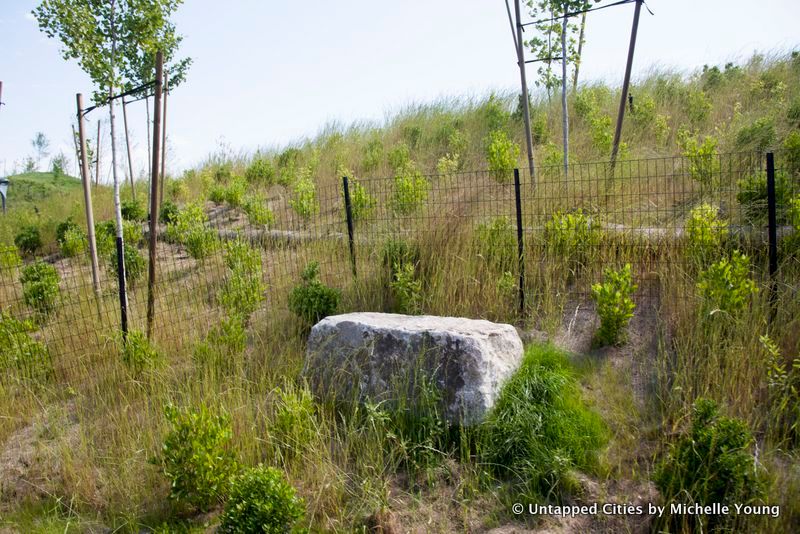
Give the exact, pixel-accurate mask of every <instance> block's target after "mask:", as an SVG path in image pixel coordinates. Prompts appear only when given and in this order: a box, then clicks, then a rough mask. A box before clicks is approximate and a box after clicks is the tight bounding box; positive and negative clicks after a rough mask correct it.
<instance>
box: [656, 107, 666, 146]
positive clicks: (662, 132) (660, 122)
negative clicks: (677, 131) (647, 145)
mask: <svg viewBox="0 0 800 534" xmlns="http://www.w3.org/2000/svg"><path fill="white" fill-rule="evenodd" d="M653 130H654V133H655V136H656V142H657V143H658V144H659V145H665V144H667V141H668V140H669V133H670V128H669V115H661V114H658V115H656V118H655V120H654V123H653Z"/></svg>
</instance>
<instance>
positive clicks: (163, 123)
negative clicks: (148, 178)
mask: <svg viewBox="0 0 800 534" xmlns="http://www.w3.org/2000/svg"><path fill="white" fill-rule="evenodd" d="M167 95H169V74H164V115H163V116H162V117H161V187H160V188H159V190H158V195H159V196H158V205H159V206H161V204H162V203H163V202H164V180H165V179H166V176H167ZM153 131H155V127H154V129H153Z"/></svg>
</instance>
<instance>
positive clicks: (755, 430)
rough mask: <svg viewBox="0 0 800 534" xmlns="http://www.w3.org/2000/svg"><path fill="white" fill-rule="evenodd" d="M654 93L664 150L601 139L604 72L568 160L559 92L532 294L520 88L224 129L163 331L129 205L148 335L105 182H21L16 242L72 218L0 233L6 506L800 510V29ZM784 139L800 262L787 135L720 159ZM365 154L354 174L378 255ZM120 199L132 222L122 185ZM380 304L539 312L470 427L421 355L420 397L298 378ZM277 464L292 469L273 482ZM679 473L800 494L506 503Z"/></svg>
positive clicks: (646, 133) (432, 518)
mask: <svg viewBox="0 0 800 534" xmlns="http://www.w3.org/2000/svg"><path fill="white" fill-rule="evenodd" d="M633 95H634V111H633V112H632V113H630V114H629V115H628V116H627V118H626V123H625V130H624V135H623V140H624V141H625V147H624V151H623V157H624V158H625V159H626V161H629V162H630V161H633V160H632V158H647V160H646V162H645V161H644V160H643V162H642V163H641V164H639V163H620V164H619V166H618V167H617V169H619V170H618V171H617V173H616V174H614V173H612V172H611V171H610V168H609V166H608V165H607V164H604V163H600V164H597V165H589V164H588V162H592V161H601V162H602V161H603V160H605V159H606V158H607V155H608V154H609V152H610V148H611V147H610V143H611V137H612V134H613V129H612V128H613V117H614V116H615V113H616V108H617V98H618V91H617V89H616V88H610V87H606V86H603V85H590V86H582V87H580V88H579V90H578V91H577V92H575V93H571V94H570V95H569V102H570V123H571V125H572V130H571V145H570V146H571V155H570V160H571V163H573V164H577V166H573V167H572V168H571V169H570V171H569V174H568V176H564V175H563V174H562V172H563V171H562V170H561V168H560V163H561V159H560V158H561V153H560V147H559V145H558V143H559V139H560V103H559V102H558V101H557V100H558V99H557V98H553V100H552V102H550V101H548V98H547V96H546V95H538V96H537V97H536V98H534V99H533V102H532V104H533V105H532V110H533V111H532V114H533V131H534V136H535V139H536V154H535V156H536V164H537V174H536V176H535V179H534V181H531V180H528V181H525V182H524V184H523V185H524V186H525V187H524V188H523V193H522V195H523V198H522V202H521V204H522V209H523V211H524V214H525V217H524V219H523V221H522V222H523V232H522V234H523V237H522V239H523V242H524V247H525V251H526V254H525V256H524V257H523V258H522V266H523V268H524V269H526V272H527V278H526V279H525V282H524V284H525V285H524V286H523V289H525V290H526V292H527V301H526V305H525V307H524V309H523V310H522V311H520V310H519V306H518V295H519V291H518V290H519V287H518V284H519V283H520V282H519V278H518V276H517V275H518V269H519V265H520V263H519V258H518V256H517V248H516V247H517V234H516V232H515V231H514V230H515V227H514V224H515V220H514V218H513V206H514V191H513V186H512V185H511V184H510V183H509V170H510V169H511V168H513V167H515V166H522V167H524V166H525V159H526V158H525V154H524V152H523V151H522V150H519V147H521V146H522V145H523V139H524V136H523V126H522V123H521V118H520V114H519V113H518V112H517V104H518V102H517V98H516V96H515V95H513V94H495V95H487V96H485V97H481V98H473V99H452V100H443V101H440V102H436V103H432V104H421V105H416V106H410V107H409V108H407V109H405V110H403V111H401V112H399V113H398V114H397V115H395V116H393V117H390V118H388V119H387V120H386V121H385V122H384V123H380V124H354V125H351V126H342V125H329V126H326V127H325V128H323V129H322V131H321V132H320V133H319V134H317V135H316V136H314V137H310V138H308V139H305V140H300V141H298V142H296V143H293V144H290V145H288V146H281V147H272V148H265V149H263V150H262V151H260V152H259V153H257V154H245V153H235V152H234V151H232V150H231V149H230V148H228V147H221V148H220V150H219V151H218V152H217V153H215V154H212V155H210V156H209V158H208V159H207V160H206V161H204V162H201V163H199V164H198V165H197V167H196V168H194V169H192V170H189V171H187V172H186V173H185V174H184V175H183V176H180V177H173V178H171V179H170V180H169V181H168V184H167V190H166V192H165V195H164V198H165V199H168V200H170V201H171V202H172V203H174V204H170V205H167V206H166V208H168V209H165V213H164V214H165V215H168V216H169V217H170V218H171V219H170V220H171V222H170V223H169V224H167V225H164V227H163V228H162V231H163V233H162V236H163V239H161V241H160V242H159V245H158V249H157V251H156V252H157V256H158V258H159V267H158V269H159V270H158V280H159V284H158V286H157V298H156V302H155V304H156V318H155V319H156V320H155V328H154V332H153V337H152V340H151V341H149V342H148V341H147V340H146V338H145V337H144V335H143V334H142V330H144V328H145V324H146V309H147V307H146V303H147V292H146V291H147V286H146V283H145V279H146V270H145V263H144V262H145V260H144V258H145V257H147V252H148V251H147V248H146V245H145V244H144V242H143V241H144V240H143V239H142V234H141V224H137V223H136V222H129V223H128V224H127V225H126V234H128V237H126V241H127V242H128V250H129V252H130V257H127V258H126V259H125V262H126V265H128V266H130V267H131V268H132V270H134V269H133V268H134V267H135V268H136V269H135V272H134V273H133V274H131V279H130V280H129V284H128V290H129V303H128V313H129V321H130V325H131V328H132V332H131V335H130V338H129V340H128V342H127V343H123V342H122V341H121V336H120V335H119V327H118V324H119V308H118V300H117V299H118V295H117V293H116V289H117V286H116V281H115V278H114V273H115V261H116V260H115V256H114V249H113V240H109V239H104V240H102V241H103V242H102V243H101V247H99V248H101V249H102V250H101V269H100V271H101V272H100V283H101V288H102V290H101V292H100V294H99V295H97V296H95V294H94V293H93V291H92V286H91V277H90V270H89V263H88V261H87V256H86V253H85V242H83V241H81V238H82V237H83V236H82V235H81V231H80V230H82V228H83V224H82V222H83V217H82V212H81V210H80V189H79V188H77V187H75V186H74V182H72V181H68V182H67V183H64V184H60V185H58V187H56V186H55V185H53V186H52V187H45V185H42V186H41V187H42V188H43V189H40V188H39V186H38V185H29V186H26V187H29V188H30V190H31V191H32V192H31V193H30V198H31V200H30V201H26V204H25V205H23V206H18V207H17V208H14V210H15V211H13V212H10V213H9V216H8V217H6V218H5V220H3V221H0V230H1V231H2V233H0V243H1V244H3V245H9V244H11V243H13V239H14V235H15V232H16V231H17V229H18V228H19V227H20V226H21V225H23V224H34V225H37V226H38V227H40V228H43V229H44V231H43V234H46V235H44V236H43V237H44V239H45V241H46V244H45V247H44V250H43V251H39V252H36V253H34V254H29V255H27V256H26V257H23V258H19V257H18V256H16V255H15V251H14V249H13V247H7V248H3V249H0V253H3V254H5V256H2V257H0V259H3V258H7V259H6V260H5V263H4V264H0V269H2V276H0V310H2V312H3V315H2V320H0V341H2V340H8V342H7V343H0V373H2V374H0V462H2V463H0V529H2V528H4V527H8V528H9V529H11V530H12V531H22V532H28V531H37V530H38V531H42V532H51V531H53V532H54V531H65V530H70V529H76V530H78V531H91V530H102V529H103V528H104V527H108V528H112V529H119V530H120V531H128V532H138V531H140V530H142V529H152V530H153V531H157V532H173V531H177V532H204V531H207V530H209V529H213V528H214V527H215V526H217V525H219V524H220V523H224V522H225V521H230V520H231V519H229V518H231V517H243V515H246V512H244V511H243V510H245V509H246V508H247V507H246V506H238V507H237V506H236V505H235V503H237V502H238V503H239V504H242V501H241V500H240V498H241V497H242V495H245V496H246V497H247V498H246V499H244V501H245V503H262V504H265V506H264V507H263V508H264V509H266V510H268V511H269V510H271V511H272V512H271V513H272V514H274V515H277V514H276V513H275V510H279V511H281V512H282V513H283V514H284V515H285V516H289V515H291V516H292V517H296V516H302V515H303V513H302V512H304V517H303V519H301V520H300V521H299V522H298V525H299V526H301V527H305V528H308V530H310V531H312V532H323V531H324V532H381V531H383V532H428V531H435V532H454V531H464V532H486V531H489V530H491V529H493V528H495V527H501V531H510V530H512V529H515V528H520V527H523V526H524V527H526V528H527V527H529V528H532V529H535V528H541V529H549V530H552V531H562V529H563V531H568V532H598V531H602V532H606V531H612V532H641V531H647V530H648V529H650V530H651V531H670V532H687V533H688V532H697V531H700V530H702V531H704V532H705V531H715V529H716V530H718V531H736V532H739V531H742V532H792V531H794V530H796V528H795V527H796V525H797V524H798V522H800V508H799V507H798V503H800V460H799V459H798V451H799V450H800V449H798V446H800V430H798V426H797V424H796V421H797V418H798V416H800V397H798V391H800V362H799V361H798V355H799V354H800V319H798V317H800V298H797V297H798V291H799V290H800V263H798V259H799V258H800V239H798V238H797V235H798V232H800V56H798V54H790V55H785V56H779V57H772V58H765V57H760V56H756V57H753V58H752V59H750V60H749V61H747V62H746V63H745V64H742V65H728V66H723V67H719V68H714V67H712V68H707V69H704V70H703V71H702V72H697V73H693V74H691V75H681V74H679V73H670V72H653V73H651V74H649V75H647V76H645V77H643V78H642V79H641V80H640V81H639V82H638V83H637V84H636V85H635V86H634V88H633ZM254 141H255V140H254ZM767 149H776V150H779V151H780V156H779V165H780V170H781V173H780V176H781V190H782V193H781V199H780V206H779V208H780V214H779V216H780V224H781V226H782V228H781V235H782V236H783V237H782V240H781V242H780V248H779V252H780V254H781V256H780V272H779V278H778V280H779V283H778V284H776V285H775V286H773V285H772V284H771V282H770V280H769V278H768V272H767V269H766V264H767V262H766V252H765V251H766V247H765V245H764V243H763V242H762V240H760V239H759V237H760V235H761V234H760V233H761V230H762V228H763V226H764V224H765V222H764V206H763V195H762V193H763V190H764V189H765V187H766V186H765V181H764V180H763V175H764V173H763V172H762V171H761V166H762V163H763V162H762V161H761V160H759V159H751V158H749V157H739V156H732V157H725V156H718V155H717V154H718V152H740V151H741V152H748V153H752V152H754V151H755V152H763V151H764V150H767ZM672 156H677V157H676V158H675V159H672ZM656 157H663V158H664V159H653V158H656ZM581 164H586V165H585V166H580V165H581ZM486 169H488V171H489V172H478V171H484V170H486ZM342 175H347V176H349V177H351V178H354V177H355V178H356V182H355V183H353V184H352V190H351V192H352V194H353V203H354V207H356V208H357V209H356V213H357V220H356V223H355V235H356V242H355V245H356V251H355V255H356V259H357V265H358V274H357V276H353V273H352V271H351V264H350V256H349V250H348V247H347V240H346V235H347V234H346V230H345V226H344V213H343V209H342V201H341V176H342ZM373 178H374V179H373ZM36 179H37V180H39V177H38V176H37V177H36ZM47 180H48V179H47V178H42V179H41V180H40V181H43V182H47ZM33 183H36V181H34V182H33ZM50 185H52V184H50ZM534 185H535V186H536V187H533V186H534ZM762 186H763V187H762ZM141 190H143V188H142V187H139V188H137V191H141ZM34 191H38V192H41V196H39V193H36V192H34ZM123 197H124V199H126V200H127V199H129V195H128V192H127V191H124V194H123ZM142 200H143V199H142ZM34 208H35V209H34ZM128 208H130V205H129V206H128ZM135 211H136V210H131V211H130V212H129V213H128V214H129V215H130V213H132V212H135ZM95 214H96V218H97V220H98V221H107V220H109V219H110V218H111V198H110V192H109V190H108V189H107V188H99V189H98V190H97V191H96V197H95ZM68 216H73V219H74V221H75V222H76V223H77V224H78V228H77V229H76V228H71V229H70V235H71V236H72V237H74V238H75V239H74V240H73V241H74V243H75V244H77V245H83V246H84V248H80V247H77V248H76V249H75V250H78V252H77V253H75V250H73V251H72V252H73V253H72V254H68V250H67V247H64V246H63V245H62V247H61V249H60V252H61V253H60V254H53V255H51V256H49V257H48V259H47V264H46V265H40V264H34V256H43V255H44V253H45V252H58V251H59V249H58V247H57V245H56V244H55V242H54V240H55V226H56V225H57V224H58V223H61V222H63V221H64V220H65V219H66V218H67V217H68ZM131 218H132V219H137V220H138V222H141V219H142V218H143V214H142V213H137V214H135V216H131ZM100 229H101V230H104V231H105V233H106V236H107V235H108V232H107V227H106V226H105V225H102V224H101V225H100ZM636 230H644V231H640V232H636ZM651 230H652V231H651ZM65 241H66V240H65ZM743 254H744V255H743ZM12 260H13V261H12ZM313 261H318V262H319V266H318V268H319V271H318V272H317V270H316V269H315V268H314V266H313V263H311V262H313ZM626 264H631V265H632V267H631V268H630V269H628V268H627V267H626ZM604 271H605V272H604ZM25 272H27V273H28V274H27V275H26V274H24V273H25ZM773 287H775V288H776V292H775V298H776V302H774V303H773V302H771V300H770V299H771V295H772V292H771V290H772V288H773ZM364 310H367V311H394V312H404V313H411V314H418V313H430V314H441V315H462V316H470V317H480V318H486V319H490V320H496V321H502V322H509V323H513V324H515V325H516V326H518V327H519V329H520V331H521V332H522V334H523V337H524V341H525V343H526V353H525V358H524V362H523V364H522V367H521V369H520V371H519V372H518V373H517V374H516V375H515V376H514V378H513V379H512V380H510V381H509V382H508V383H507V384H506V386H505V388H504V389H503V392H502V394H501V396H500V398H499V399H498V402H497V403H496V405H495V408H494V409H493V411H492V412H491V413H490V415H489V417H488V418H487V420H486V421H485V422H484V423H483V424H481V425H478V426H477V427H474V428H460V427H459V428H446V427H445V426H444V425H443V424H442V423H441V421H440V418H439V413H438V412H437V405H436V402H435V400H436V396H437V394H438V391H437V389H436V388H434V387H431V386H430V384H428V383H426V382H425V381H421V383H422V385H421V388H422V390H423V391H422V394H423V395H424V396H423V399H424V401H423V402H421V403H420V404H419V405H417V406H414V407H412V406H410V405H408V404H406V401H407V399H406V397H404V396H403V395H402V394H399V395H398V397H399V398H398V399H397V404H391V403H386V404H373V403H369V402H367V403H363V404H346V405H342V404H335V403H333V402H329V401H327V400H326V399H324V398H319V397H315V396H314V395H313V394H312V392H311V390H310V389H309V388H308V386H307V385H306V382H305V380H304V378H303V375H302V369H303V365H304V359H305V350H306V337H307V334H308V330H309V328H310V326H311V323H313V321H314V319H315V318H316V317H317V316H321V315H325V314H327V313H331V312H333V311H337V312H347V311H364ZM631 315H632V317H631ZM628 321H630V322H628ZM609 325H610V326H609ZM615 325H616V326H615ZM545 338H546V339H547V340H548V341H549V343H542V340H543V339H545ZM259 464H264V465H266V466H270V467H275V468H277V469H278V472H277V474H276V473H275V472H271V471H270V472H267V471H265V470H264V469H258V468H256V466H258V465H259ZM232 474H235V475H236V476H235V477H234V478H231V475H232ZM259 480H262V481H263V480H268V481H269V484H266V486H267V487H269V488H271V490H270V493H269V495H268V496H265V495H266V491H265V492H264V493H262V492H260V491H255V490H252V491H251V490H248V488H252V486H251V484H256V483H257V482H258V481H259ZM285 483H288V484H290V485H291V486H292V487H293V488H294V489H295V490H296V492H297V496H299V497H300V498H302V502H301V501H300V500H298V499H296V498H295V497H294V494H293V490H292V489H291V488H287V487H286V486H285ZM262 489H263V486H262ZM678 501H680V502H686V503H688V502H691V501H699V502H704V503H711V502H726V503H749V504H753V505H762V504H770V505H780V506H781V510H780V513H779V514H778V516H777V517H770V515H769V514H761V515H750V516H744V515H740V516H736V517H726V518H719V517H712V516H707V517H701V518H695V517H692V516H669V517H667V516H665V517H662V518H657V517H650V516H647V515H646V514H645V515H638V514H629V515H613V516H598V517H586V516H584V517H578V518H574V519H573V518H568V519H563V518H561V519H560V518H554V517H544V516H536V515H531V516H529V515H527V514H522V515H515V514H514V513H513V512H512V508H511V505H512V504H513V503H516V502H522V503H534V502H537V503H548V504H586V505H588V504H591V503H594V502H600V503H604V502H615V503H631V504H634V505H643V506H645V508H646V505H647V503H650V502H653V503H658V504H661V505H665V504H666V505H667V506H668V505H669V503H671V502H678ZM298 510H300V512H298ZM250 513H253V512H252V510H251V511H250ZM237 514H242V515H241V516H240V515H237ZM668 515H669V514H668ZM382 529H383V530H382Z"/></svg>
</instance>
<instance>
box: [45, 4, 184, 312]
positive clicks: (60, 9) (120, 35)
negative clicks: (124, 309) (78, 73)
mask: <svg viewBox="0 0 800 534" xmlns="http://www.w3.org/2000/svg"><path fill="white" fill-rule="evenodd" d="M180 3H181V0H43V1H42V3H41V4H40V5H39V6H38V7H37V8H36V9H34V11H33V14H34V16H35V17H36V20H37V21H38V23H39V28H40V29H41V30H42V31H43V32H44V33H45V34H47V36H48V37H56V38H58V40H59V41H61V45H62V46H61V53H62V55H63V57H64V59H76V60H77V61H78V64H79V65H80V67H81V68H82V69H83V70H84V71H85V72H86V73H87V74H88V75H89V77H90V78H91V79H92V82H94V84H95V93H94V101H95V103H97V104H104V103H106V102H107V103H108V104H109V119H110V125H111V169H112V176H113V180H114V208H115V214H116V227H117V249H118V250H117V252H118V254H119V255H120V256H121V257H124V243H123V238H122V211H121V204H120V183H119V175H118V173H117V157H116V140H115V133H116V132H115V105H114V104H115V100H114V97H115V95H116V94H117V90H118V89H119V88H120V87H122V85H123V74H122V73H125V72H126V71H127V70H128V69H130V68H131V65H132V64H136V61H137V59H136V57H137V56H136V55H135V53H140V51H141V53H146V52H151V51H152V49H151V48H149V47H153V46H157V45H158V44H159V43H160V42H161V39H162V37H161V35H162V33H163V32H164V28H165V25H166V24H167V23H168V18H169V15H170V14H171V13H172V12H173V11H174V10H175V9H176V8H177V6H178V5H180ZM120 267H121V270H122V275H123V276H122V277H121V279H122V280H124V274H125V273H124V268H125V267H124V262H123V265H121V266H120ZM120 298H121V300H122V302H121V303H120V304H125V305H127V295H125V293H124V292H121V295H120Z"/></svg>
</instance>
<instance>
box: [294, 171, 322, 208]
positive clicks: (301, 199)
mask: <svg viewBox="0 0 800 534" xmlns="http://www.w3.org/2000/svg"><path fill="white" fill-rule="evenodd" d="M289 205H290V206H291V207H292V209H293V210H294V211H295V213H297V214H298V215H299V216H300V217H302V218H303V219H304V220H308V219H310V218H311V217H312V216H313V215H316V214H318V213H319V201H318V200H317V187H316V185H315V184H314V180H313V179H312V177H311V169H310V168H308V167H304V168H303V170H302V171H301V173H300V177H299V178H298V180H297V182H295V184H294V187H293V188H292V198H291V199H290V200H289Z"/></svg>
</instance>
